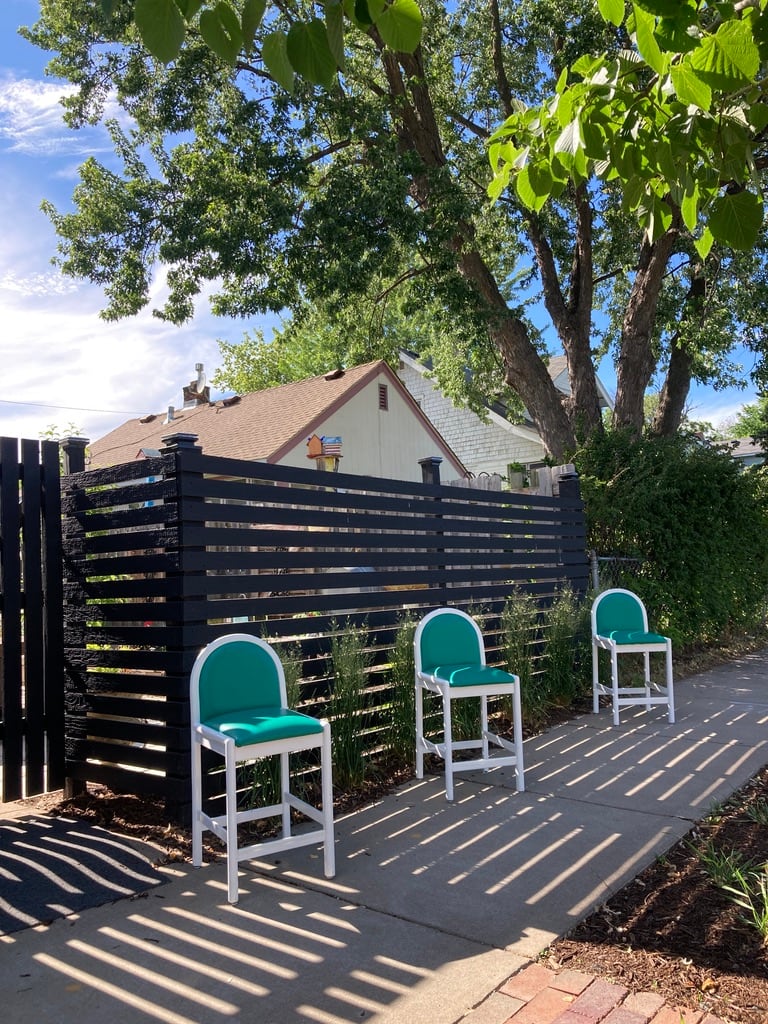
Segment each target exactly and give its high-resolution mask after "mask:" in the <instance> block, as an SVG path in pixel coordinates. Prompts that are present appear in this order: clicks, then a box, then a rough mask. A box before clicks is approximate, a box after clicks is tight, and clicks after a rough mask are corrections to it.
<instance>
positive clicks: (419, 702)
mask: <svg viewBox="0 0 768 1024" xmlns="http://www.w3.org/2000/svg"><path fill="white" fill-rule="evenodd" d="M415 703H416V778H417V779H423V778H424V745H423V743H422V740H423V739H424V688H423V687H422V685H421V684H420V683H419V682H417V683H416V697H415Z"/></svg>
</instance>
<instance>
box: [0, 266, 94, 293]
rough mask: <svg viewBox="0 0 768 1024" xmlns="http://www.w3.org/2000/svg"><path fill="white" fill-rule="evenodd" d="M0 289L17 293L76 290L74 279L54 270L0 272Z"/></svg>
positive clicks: (68, 291)
mask: <svg viewBox="0 0 768 1024" xmlns="http://www.w3.org/2000/svg"><path fill="white" fill-rule="evenodd" d="M0 290H4V291H8V292H17V293H18V294H19V295H25V296H30V295H67V294H69V293H70V292H74V291H77V285H76V284H75V282H74V281H72V280H69V279H68V278H66V277H64V275H63V274H59V273H57V272H56V271H50V273H47V274H27V275H26V276H23V275H20V274H18V273H16V272H15V271H12V270H11V271H6V272H4V273H2V272H0Z"/></svg>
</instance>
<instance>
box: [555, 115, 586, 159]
mask: <svg viewBox="0 0 768 1024" xmlns="http://www.w3.org/2000/svg"><path fill="white" fill-rule="evenodd" d="M583 147H584V140H583V138H582V134H581V125H580V123H579V119H578V117H574V118H573V120H572V121H570V122H569V123H568V124H567V125H566V126H565V128H563V130H562V131H561V132H560V134H559V135H558V137H557V139H556V140H555V153H568V154H570V155H571V156H575V155H576V153H577V152H578V151H579V150H580V149H582V148H583Z"/></svg>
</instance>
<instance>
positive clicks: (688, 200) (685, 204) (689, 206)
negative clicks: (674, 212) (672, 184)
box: [680, 185, 699, 231]
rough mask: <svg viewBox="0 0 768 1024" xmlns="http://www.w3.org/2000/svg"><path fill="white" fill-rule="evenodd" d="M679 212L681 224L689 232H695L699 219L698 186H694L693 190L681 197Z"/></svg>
mask: <svg viewBox="0 0 768 1024" xmlns="http://www.w3.org/2000/svg"><path fill="white" fill-rule="evenodd" d="M680 212H681V214H682V216H683V223H684V224H685V226H686V227H687V228H688V230H689V231H695V230H696V224H697V223H698V219H699V186H698V185H695V186H694V187H693V189H691V190H690V191H688V192H686V193H685V195H684V196H683V200H682V202H681V203H680Z"/></svg>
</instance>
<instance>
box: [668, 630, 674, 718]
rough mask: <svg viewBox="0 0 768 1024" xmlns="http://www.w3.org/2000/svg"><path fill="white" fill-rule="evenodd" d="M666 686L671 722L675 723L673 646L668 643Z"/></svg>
mask: <svg viewBox="0 0 768 1024" xmlns="http://www.w3.org/2000/svg"><path fill="white" fill-rule="evenodd" d="M666 661H667V665H666V684H667V709H668V711H669V722H670V724H671V725H674V722H675V685H674V683H673V681H672V644H671V643H670V642H669V641H668V642H667V652H666Z"/></svg>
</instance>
